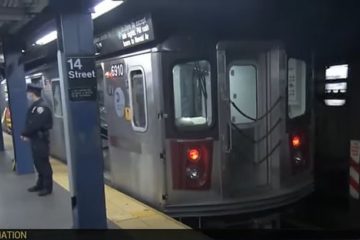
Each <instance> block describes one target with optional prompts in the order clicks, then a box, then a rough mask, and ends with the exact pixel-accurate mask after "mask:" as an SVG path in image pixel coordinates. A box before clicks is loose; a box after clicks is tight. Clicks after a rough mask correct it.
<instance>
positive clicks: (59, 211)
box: [0, 134, 189, 229]
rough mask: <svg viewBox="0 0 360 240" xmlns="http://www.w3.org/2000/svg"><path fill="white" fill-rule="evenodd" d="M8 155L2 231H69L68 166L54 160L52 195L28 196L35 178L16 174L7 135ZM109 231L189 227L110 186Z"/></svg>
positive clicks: (1, 178) (2, 183) (3, 163)
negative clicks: (29, 188) (28, 189)
mask: <svg viewBox="0 0 360 240" xmlns="http://www.w3.org/2000/svg"><path fill="white" fill-rule="evenodd" d="M4 142H5V152H2V153H0V191H1V194H0V216H2V217H1V218H0V228H1V229H70V228H72V222H73V221H72V213H71V201H70V194H69V181H68V175H67V167H66V165H64V164H63V163H62V162H60V161H58V160H56V159H51V165H52V167H53V171H54V174H53V178H54V190H53V194H51V195H49V196H46V197H39V196H37V194H34V193H29V192H28V191H27V188H28V187H30V186H32V185H33V184H34V182H35V180H36V175H35V173H34V174H28V175H21V176H19V175H17V174H16V173H15V172H14V171H13V169H12V165H13V164H12V159H13V146H12V137H11V136H10V135H8V134H4ZM105 197H106V211H107V218H108V228H109V229H189V227H188V226H186V225H184V224H182V223H180V222H178V221H176V220H175V219H173V218H171V217H169V216H166V215H165V214H163V213H161V212H159V211H157V210H155V209H153V208H151V207H149V206H147V205H145V204H143V203H141V202H139V201H137V200H135V199H133V198H131V197H129V196H127V195H125V194H123V193H121V192H119V191H117V190H115V189H113V188H111V187H109V186H105Z"/></svg>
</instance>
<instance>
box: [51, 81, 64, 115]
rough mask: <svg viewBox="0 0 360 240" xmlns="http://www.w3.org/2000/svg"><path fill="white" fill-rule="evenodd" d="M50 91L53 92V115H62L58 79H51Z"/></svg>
mask: <svg viewBox="0 0 360 240" xmlns="http://www.w3.org/2000/svg"><path fill="white" fill-rule="evenodd" d="M52 92H53V97H54V98H53V104H54V109H53V111H54V115H55V116H57V117H62V115H63V112H62V102H61V91H60V81H58V80H55V81H54V80H53V81H52Z"/></svg>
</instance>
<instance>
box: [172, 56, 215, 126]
mask: <svg viewBox="0 0 360 240" xmlns="http://www.w3.org/2000/svg"><path fill="white" fill-rule="evenodd" d="M172 71H173V92H174V111H175V125H176V126H177V127H199V126H210V125H211V123H212V103H211V71H210V63H209V62H208V61H206V60H201V61H192V62H186V63H181V64H177V65H175V66H174V67H173V70H172Z"/></svg>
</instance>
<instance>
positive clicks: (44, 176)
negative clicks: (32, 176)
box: [21, 84, 53, 196]
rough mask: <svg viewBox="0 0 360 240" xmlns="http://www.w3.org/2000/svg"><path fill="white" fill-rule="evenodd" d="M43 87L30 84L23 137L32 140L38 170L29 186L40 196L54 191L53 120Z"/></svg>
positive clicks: (25, 139) (30, 190) (30, 189)
mask: <svg viewBox="0 0 360 240" xmlns="http://www.w3.org/2000/svg"><path fill="white" fill-rule="evenodd" d="M41 90H42V88H41V87H39V86H37V85H34V84H29V85H28V86H27V97H28V100H29V101H30V102H31V105H30V107H29V109H28V112H27V116H26V123H25V129H24V131H23V132H22V135H21V138H22V140H24V141H30V144H31V150H32V155H33V159H34V165H35V168H36V171H37V172H38V179H37V182H36V185H35V186H33V187H31V188H29V189H28V191H29V192H39V193H38V195H39V196H46V195H48V194H51V193H52V187H53V181H52V169H51V165H50V159H49V154H50V149H49V143H50V141H49V130H50V129H51V128H52V124H53V122H52V121H53V120H52V113H51V110H50V108H49V106H48V105H47V104H46V103H45V101H44V100H43V99H42V98H41Z"/></svg>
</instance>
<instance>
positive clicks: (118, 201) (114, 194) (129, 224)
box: [51, 158, 190, 229]
mask: <svg viewBox="0 0 360 240" xmlns="http://www.w3.org/2000/svg"><path fill="white" fill-rule="evenodd" d="M51 165H52V167H53V172H54V173H53V178H54V181H55V182H56V183H57V184H59V185H60V186H61V187H63V188H64V189H66V190H67V191H69V179H68V172H67V166H66V165H65V164H64V163H62V162H60V161H59V160H56V159H54V158H51ZM105 199H106V212H107V217H108V219H109V220H110V221H111V222H113V223H114V224H116V225H117V226H118V227H120V228H124V229H138V228H141V229H190V228H189V227H188V226H186V225H184V224H183V223H181V222H178V221H176V220H175V219H173V218H171V217H169V216H167V215H166V214H164V213H162V212H160V211H158V210H155V209H153V208H151V207H149V206H147V205H145V204H144V203H142V202H140V201H138V200H136V199H134V198H132V197H130V196H128V195H126V194H124V193H122V192H120V191H118V190H116V189H114V188H112V187H110V186H108V185H105Z"/></svg>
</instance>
